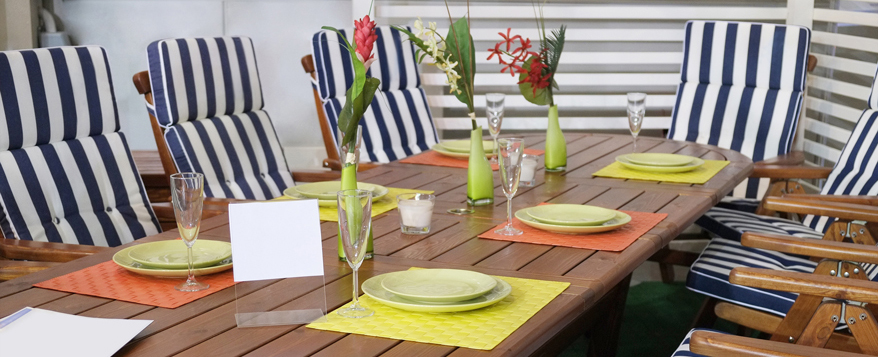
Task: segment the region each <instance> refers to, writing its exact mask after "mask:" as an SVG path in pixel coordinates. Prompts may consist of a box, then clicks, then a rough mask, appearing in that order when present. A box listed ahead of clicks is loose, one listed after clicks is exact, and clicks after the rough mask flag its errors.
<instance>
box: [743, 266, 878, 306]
mask: <svg viewBox="0 0 878 357" xmlns="http://www.w3.org/2000/svg"><path fill="white" fill-rule="evenodd" d="M729 282H730V283H732V284H737V285H744V286H749V287H753V288H760V289H769V290H778V291H786V292H791V293H797V294H805V295H813V296H822V297H828V298H831V299H841V300H853V301H859V302H864V303H869V304H875V303H878V284H876V283H874V282H872V281H869V280H860V279H845V278H839V277H834V276H828V275H815V274H806V273H796V272H789V271H783V270H771V269H757V268H744V267H738V268H735V269H732V273H731V274H730V275H729Z"/></svg>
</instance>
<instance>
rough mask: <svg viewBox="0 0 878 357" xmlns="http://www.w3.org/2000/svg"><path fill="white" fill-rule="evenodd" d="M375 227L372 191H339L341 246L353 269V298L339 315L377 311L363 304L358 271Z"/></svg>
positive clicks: (356, 315)
mask: <svg viewBox="0 0 878 357" xmlns="http://www.w3.org/2000/svg"><path fill="white" fill-rule="evenodd" d="M371 226H372V191H369V190H343V191H338V227H339V231H340V232H341V241H342V246H344V254H345V257H346V258H347V262H348V265H350V266H351V269H352V270H353V271H354V298H353V303H352V304H351V305H350V306H348V307H347V308H344V309H341V310H338V314H339V315H341V316H344V317H349V318H362V317H368V316H372V314H374V313H375V312H374V311H372V310H369V309H367V308H365V307H362V306H360V301H359V295H360V282H359V279H358V278H357V270H358V269H360V265H361V264H363V259H364V258H365V257H366V249H367V247H368V245H367V244H366V238H367V237H368V236H369V229H370V228H371Z"/></svg>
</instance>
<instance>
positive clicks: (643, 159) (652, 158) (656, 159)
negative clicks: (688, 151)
mask: <svg viewBox="0 0 878 357" xmlns="http://www.w3.org/2000/svg"><path fill="white" fill-rule="evenodd" d="M625 158H626V159H628V162H631V163H633V164H637V165H644V166H683V165H686V164H689V163H691V162H692V161H694V160H695V158H694V157H692V156H686V155H677V154H661V153H637V154H628V155H625Z"/></svg>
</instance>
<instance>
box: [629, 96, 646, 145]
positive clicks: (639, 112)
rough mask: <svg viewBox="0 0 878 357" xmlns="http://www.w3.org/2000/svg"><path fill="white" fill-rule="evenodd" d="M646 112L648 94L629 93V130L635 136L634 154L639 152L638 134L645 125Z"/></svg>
mask: <svg viewBox="0 0 878 357" xmlns="http://www.w3.org/2000/svg"><path fill="white" fill-rule="evenodd" d="M645 112H646V93H628V129H630V130H631V135H632V136H634V152H637V134H640V126H641V125H643V114H644V113H645Z"/></svg>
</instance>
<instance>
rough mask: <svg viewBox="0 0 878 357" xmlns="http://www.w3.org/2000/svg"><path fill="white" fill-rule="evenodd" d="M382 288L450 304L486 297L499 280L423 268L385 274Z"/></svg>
mask: <svg viewBox="0 0 878 357" xmlns="http://www.w3.org/2000/svg"><path fill="white" fill-rule="evenodd" d="M381 286H382V287H383V288H384V289H385V290H387V291H389V292H391V293H393V294H395V295H396V296H400V297H403V298H406V299H409V300H416V301H423V302H436V303H449V302H458V301H463V300H470V299H474V298H477V297H479V296H482V295H484V294H485V293H487V292H489V291H491V290H493V289H494V287H495V286H497V280H495V279H494V278H492V277H490V276H488V275H485V274H482V273H478V272H474V271H469V270H458V269H419V270H406V271H399V272H395V273H389V274H385V277H384V279H383V280H382V281H381Z"/></svg>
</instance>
